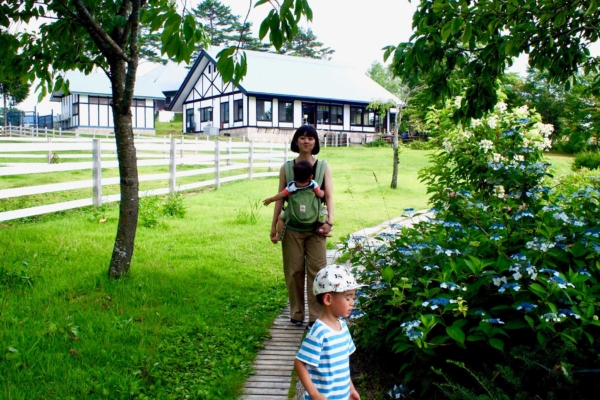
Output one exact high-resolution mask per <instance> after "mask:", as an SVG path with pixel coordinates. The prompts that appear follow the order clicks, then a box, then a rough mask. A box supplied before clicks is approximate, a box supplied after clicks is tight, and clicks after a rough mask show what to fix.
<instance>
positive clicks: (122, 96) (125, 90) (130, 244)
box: [108, 60, 139, 279]
mask: <svg viewBox="0 0 600 400" xmlns="http://www.w3.org/2000/svg"><path fill="white" fill-rule="evenodd" d="M132 64H135V65H132ZM126 65H127V64H126V63H125V62H124V61H122V60H118V61H115V62H114V63H111V68H110V71H111V81H112V93H113V100H112V109H113V121H114V125H115V141H116V144H117V159H118V160H119V176H120V178H121V182H120V187H121V203H120V205H119V223H118V226H117V237H116V239H115V246H114V248H113V253H112V258H111V260H110V267H109V269H108V275H109V277H111V278H115V279H118V278H121V277H123V276H126V275H127V274H128V273H129V266H130V264H131V257H132V256H133V248H134V242H135V234H136V231H137V221H138V191H139V184H138V170H137V157H136V150H135V145H134V141H133V123H132V114H131V101H132V99H133V87H134V85H133V84H131V79H133V82H135V74H136V72H137V60H136V62H135V63H132V62H130V63H129V64H128V67H127V68H126ZM132 77H133V78H132ZM126 81H128V82H126Z"/></svg>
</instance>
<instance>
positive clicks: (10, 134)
mask: <svg viewBox="0 0 600 400" xmlns="http://www.w3.org/2000/svg"><path fill="white" fill-rule="evenodd" d="M8 137H12V126H10V124H8Z"/></svg>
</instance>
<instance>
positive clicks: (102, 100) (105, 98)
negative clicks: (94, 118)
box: [98, 97, 135, 104]
mask: <svg viewBox="0 0 600 400" xmlns="http://www.w3.org/2000/svg"><path fill="white" fill-rule="evenodd" d="M98 100H99V103H100V104H108V100H109V99H108V97H100V98H99V99H98ZM133 103H134V104H135V100H134V101H133Z"/></svg>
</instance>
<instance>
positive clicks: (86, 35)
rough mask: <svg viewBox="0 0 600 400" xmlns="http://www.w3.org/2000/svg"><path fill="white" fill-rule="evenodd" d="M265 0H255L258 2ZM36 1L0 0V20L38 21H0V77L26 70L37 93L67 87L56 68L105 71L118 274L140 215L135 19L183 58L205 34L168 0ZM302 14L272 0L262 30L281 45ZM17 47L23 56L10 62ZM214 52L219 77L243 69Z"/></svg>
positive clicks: (297, 2) (228, 55)
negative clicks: (115, 175) (19, 28)
mask: <svg viewBox="0 0 600 400" xmlns="http://www.w3.org/2000/svg"><path fill="white" fill-rule="evenodd" d="M265 2H266V1H264V0H259V1H258V2H257V3H256V5H260V4H264V3H265ZM38 6H39V4H38V1H37V0H5V1H3V2H2V13H1V14H0V26H2V27H4V28H6V27H9V26H10V25H11V24H19V23H28V22H30V21H32V20H38V19H42V21H43V23H42V24H41V26H40V28H39V30H38V31H37V32H33V33H29V32H17V33H7V30H6V29H0V44H2V45H4V46H6V47H4V48H3V50H4V52H5V53H6V54H7V56H6V57H4V58H5V59H4V60H2V63H1V64H0V81H2V80H4V78H5V76H9V75H11V74H12V76H26V77H28V78H29V80H30V81H33V80H34V79H35V78H37V79H39V80H40V82H41V83H40V84H39V86H38V88H39V89H40V98H42V97H44V96H45V95H46V94H47V93H48V92H49V91H52V90H58V89H64V90H65V91H68V87H69V85H68V82H66V81H64V79H63V77H62V76H60V75H59V76H58V77H56V78H55V74H56V73H57V72H59V71H67V70H73V69H77V70H80V71H82V72H84V73H89V72H91V71H92V70H93V69H94V68H101V69H102V70H104V72H105V73H106V75H107V76H108V77H109V79H110V81H111V86H112V105H111V106H112V109H113V120H114V127H115V141H116V148H117V159H118V162H119V175H120V189H121V202H120V206H119V222H118V226H117V235H116V238H115V245H114V248H113V253H112V257H111V261H110V266H109V276H111V277H113V278H119V277H122V276H124V275H126V274H128V272H129V267H130V263H131V257H132V255H133V250H134V242H135V235H136V230H137V220H138V204H139V203H138V202H139V199H138V190H139V180H138V171H137V161H136V151H135V146H134V135H133V128H132V126H133V124H132V115H131V102H132V100H133V93H134V86H135V78H136V73H137V68H138V62H139V57H140V43H139V36H140V26H141V24H146V26H148V27H149V29H150V32H154V31H158V30H161V42H162V47H161V53H162V54H166V55H167V57H169V58H174V59H175V60H177V61H189V59H190V56H191V55H192V52H193V51H194V49H195V48H196V47H197V45H198V44H200V43H203V44H207V43H208V41H209V36H208V35H207V34H206V31H205V30H204V28H203V27H201V26H198V25H197V24H196V21H195V18H194V17H193V15H191V14H184V15H181V14H180V13H179V12H178V10H177V8H176V4H175V3H174V2H171V1H169V0H107V1H104V2H102V3H101V4H99V3H98V1H96V0H47V1H45V2H44V6H39V7H38ZM292 10H293V11H292ZM302 15H306V16H307V17H308V18H309V19H312V11H311V9H310V7H309V6H308V3H307V2H306V0H285V1H283V3H282V4H281V5H278V4H275V5H274V8H273V9H272V10H271V12H270V13H269V15H268V17H267V20H268V27H267V28H268V29H265V30H263V33H264V35H266V34H267V33H269V32H270V35H269V38H270V40H272V41H273V43H274V45H275V46H276V48H280V47H281V45H282V44H283V42H284V41H287V40H291V38H292V35H291V33H292V32H294V31H296V30H297V22H298V21H299V20H300V18H301V16H302ZM264 35H263V36H264ZM16 54H19V57H20V60H21V62H18V60H16V62H14V61H15V59H16V57H15V55H16ZM162 54H161V55H162ZM217 58H218V62H217V68H218V69H219V71H220V72H221V75H222V77H223V79H224V80H225V81H231V80H232V81H233V82H234V84H237V83H239V81H240V80H241V79H242V77H243V76H244V75H245V73H246V70H247V68H246V59H245V56H244V55H243V54H242V55H238V53H237V49H236V48H235V47H230V48H227V49H225V50H223V51H222V52H220V53H219V55H218V56H217ZM10 63H13V64H10Z"/></svg>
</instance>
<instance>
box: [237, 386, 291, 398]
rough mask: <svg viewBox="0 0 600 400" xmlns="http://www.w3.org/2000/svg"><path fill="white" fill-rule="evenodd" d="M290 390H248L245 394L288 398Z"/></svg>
mask: <svg viewBox="0 0 600 400" xmlns="http://www.w3.org/2000/svg"><path fill="white" fill-rule="evenodd" d="M289 390H290V388H289V387H288V388H287V389H282V388H246V389H245V390H244V392H246V393H247V394H259V395H261V396H264V395H281V396H283V395H285V396H287V394H288V392H289Z"/></svg>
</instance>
